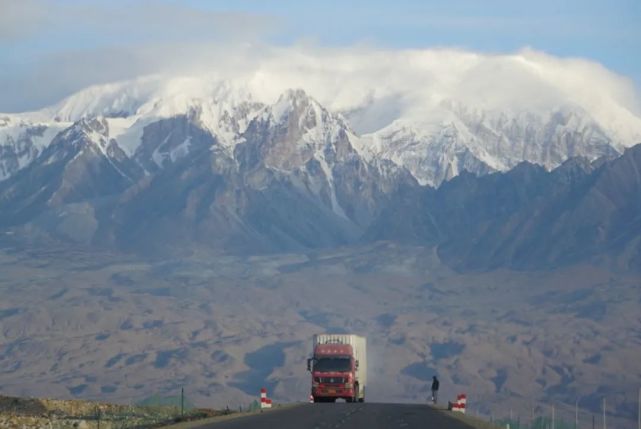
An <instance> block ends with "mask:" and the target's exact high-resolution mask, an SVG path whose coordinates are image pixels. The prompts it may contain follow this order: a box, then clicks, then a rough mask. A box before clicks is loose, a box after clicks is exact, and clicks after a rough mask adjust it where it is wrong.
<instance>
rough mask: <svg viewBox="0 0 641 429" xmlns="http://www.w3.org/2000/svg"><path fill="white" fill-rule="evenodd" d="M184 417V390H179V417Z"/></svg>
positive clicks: (182, 388)
mask: <svg viewBox="0 0 641 429" xmlns="http://www.w3.org/2000/svg"><path fill="white" fill-rule="evenodd" d="M184 416H185V388H184V387H181V388H180V417H184Z"/></svg>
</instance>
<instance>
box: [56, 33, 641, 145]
mask: <svg viewBox="0 0 641 429" xmlns="http://www.w3.org/2000/svg"><path fill="white" fill-rule="evenodd" d="M191 53H194V52H192V51H189V50H185V51H183V52H182V55H178V54H177V56H176V57H174V59H179V60H180V61H177V62H167V63H165V62H163V61H157V62H156V63H154V69H156V70H158V71H160V72H159V73H155V76H156V77H155V78H153V79H152V80H151V81H150V80H149V79H134V80H132V81H130V82H128V83H125V84H124V85H117V86H110V87H103V88H100V87H97V88H94V89H93V90H92V92H91V93H92V94H93V95H92V96H91V97H89V99H90V100H91V103H93V104H94V105H95V104H96V103H98V102H97V101H96V94H98V96H99V97H105V100H106V99H108V98H109V97H111V98H113V97H114V94H113V93H114V92H122V91H123V88H126V91H128V92H127V94H129V95H127V97H128V99H129V101H127V102H126V103H125V104H128V105H142V104H143V103H144V102H146V101H147V100H144V99H147V98H153V97H161V98H164V99H167V98H171V97H179V98H181V99H182V100H183V101H182V102H184V100H188V99H189V98H203V97H207V96H208V94H209V93H210V92H211V90H212V88H213V87H214V86H215V84H216V83H217V82H219V81H221V80H226V81H229V82H231V83H232V85H233V86H234V87H236V88H239V89H242V90H244V91H246V92H248V93H250V94H251V95H252V97H253V98H254V99H256V100H257V101H261V102H264V103H273V102H274V101H275V100H276V99H277V98H278V96H279V95H280V94H281V93H282V92H283V91H285V90H286V89H290V88H302V89H304V90H305V91H306V92H307V93H309V94H310V95H312V96H313V97H314V98H316V99H317V100H318V101H319V102H320V103H321V104H323V105H324V106H326V107H328V108H329V109H330V110H332V111H335V112H341V113H343V114H345V115H346V116H348V117H349V118H350V123H351V125H352V126H353V127H354V128H355V130H356V131H358V132H361V133H362V132H368V131H373V130H377V129H380V128H382V127H384V126H385V125H387V124H389V123H391V122H392V121H394V120H396V119H399V118H402V119H404V120H411V121H419V122H420V121H423V120H425V121H428V122H433V121H434V119H435V115H438V114H440V113H439V112H441V111H442V109H440V108H439V106H442V103H451V102H453V103H459V104H461V105H463V106H465V108H466V109H471V110H473V111H474V110H478V111H479V112H481V111H482V112H493V111H495V112H509V113H510V114H514V115H518V114H520V113H525V112H529V113H545V112H551V111H554V110H556V109H562V108H565V107H571V108H573V109H576V108H580V109H583V110H585V111H586V112H588V113H589V114H590V116H591V117H593V118H594V119H595V120H596V121H597V122H598V123H599V124H601V126H603V127H604V128H606V129H608V130H609V131H612V132H615V133H616V134H617V135H618V136H619V137H620V138H621V140H622V141H624V142H631V141H633V140H635V139H638V138H639V137H640V136H641V135H640V131H641V113H640V112H641V109H640V107H639V106H640V102H639V100H640V99H639V94H638V93H636V92H635V87H634V85H633V83H632V82H631V81H630V80H629V79H627V78H625V77H622V76H620V75H617V74H615V73H613V72H611V71H609V70H607V69H606V68H604V67H603V66H601V65H599V64H597V63H594V62H590V61H587V60H583V59H574V58H559V57H554V56H551V55H548V54H545V53H542V52H537V51H534V50H531V49H523V50H521V51H520V52H517V53H513V54H494V55H491V54H480V53H474V52H469V51H463V50H452V49H427V50H381V49H375V48H371V47H366V46H360V47H350V48H341V49H337V48H335V49H328V48H318V47H310V46H303V45H298V46H292V47H286V48H285V47H268V46H264V45H256V44H244V45H238V46H234V47H220V46H209V47H200V48H199V50H198V53H199V54H200V56H199V55H191ZM147 54H150V52H147ZM150 61H151V59H150ZM149 71H150V72H151V71H152V70H149ZM186 76H187V77H189V78H185V77H186ZM100 94H102V95H100ZM110 94H111V95H110ZM132 97H133V98H136V97H138V98H139V99H137V100H134V99H133V98H132ZM86 98H87V97H86V96H85V97H76V98H74V97H72V98H71V99H70V100H69V103H71V104H74V105H73V106H72V107H68V108H69V109H73V110H74V111H77V112H80V111H82V110H83V109H84V108H86V107H83V106H82V103H85V101H83V100H85V99H86ZM143 98H144V99H143ZM77 104H80V105H77ZM98 104H99V103H98Z"/></svg>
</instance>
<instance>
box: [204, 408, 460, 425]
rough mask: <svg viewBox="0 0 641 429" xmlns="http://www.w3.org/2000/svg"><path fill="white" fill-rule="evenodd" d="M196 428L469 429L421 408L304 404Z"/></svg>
mask: <svg viewBox="0 0 641 429" xmlns="http://www.w3.org/2000/svg"><path fill="white" fill-rule="evenodd" d="M198 428H199V429H200V428H202V429H204V428H211V429H258V428H261V429H270V428H278V429H330V428H331V429H341V428H344V429H350V428H362V429H393V428H400V429H418V428H420V429H429V428H433V429H472V426H468V425H466V424H464V423H462V422H460V421H458V420H455V419H452V418H450V417H448V416H447V414H446V413H444V412H439V411H437V410H434V409H432V408H430V407H429V406H427V405H420V404H369V403H366V404H346V403H337V404H306V405H302V406H299V407H292V408H286V409H283V410H271V411H267V412H264V413H262V414H258V415H252V416H247V417H239V418H236V419H232V420H227V421H223V422H218V423H212V424H208V425H205V426H198Z"/></svg>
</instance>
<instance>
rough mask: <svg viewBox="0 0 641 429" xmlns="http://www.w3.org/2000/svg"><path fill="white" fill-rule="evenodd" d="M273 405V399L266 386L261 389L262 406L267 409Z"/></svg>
mask: <svg viewBox="0 0 641 429" xmlns="http://www.w3.org/2000/svg"><path fill="white" fill-rule="evenodd" d="M271 407H272V400H271V399H269V398H268V397H267V389H265V388H264V387H263V388H262V389H260V408H261V410H262V409H265V408H271Z"/></svg>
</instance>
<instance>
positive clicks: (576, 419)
mask: <svg viewBox="0 0 641 429" xmlns="http://www.w3.org/2000/svg"><path fill="white" fill-rule="evenodd" d="M574 429H579V398H576V402H575V403H574Z"/></svg>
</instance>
